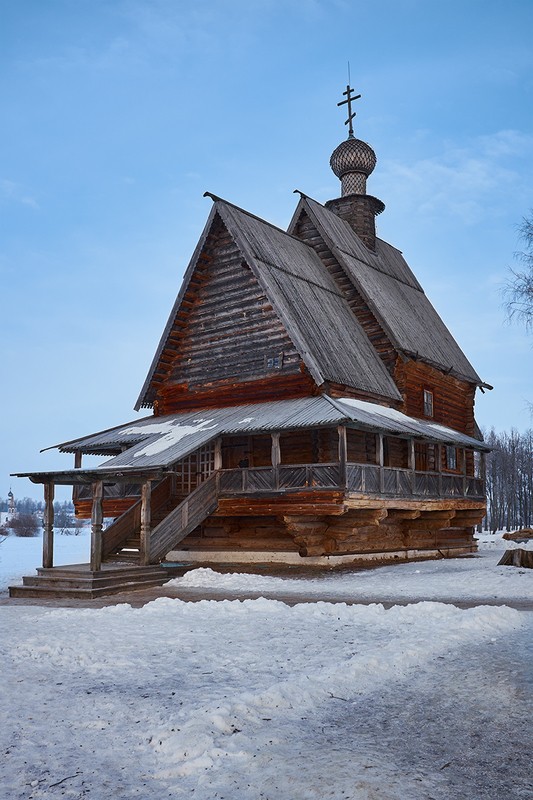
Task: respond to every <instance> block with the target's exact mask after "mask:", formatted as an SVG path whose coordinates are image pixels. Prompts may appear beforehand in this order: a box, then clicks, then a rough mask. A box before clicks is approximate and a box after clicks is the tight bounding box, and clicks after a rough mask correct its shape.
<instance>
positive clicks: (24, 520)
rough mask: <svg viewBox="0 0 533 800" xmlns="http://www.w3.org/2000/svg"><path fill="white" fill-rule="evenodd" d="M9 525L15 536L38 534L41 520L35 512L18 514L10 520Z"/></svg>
mask: <svg viewBox="0 0 533 800" xmlns="http://www.w3.org/2000/svg"><path fill="white" fill-rule="evenodd" d="M9 527H10V528H11V530H12V531H13V533H14V534H15V536H37V533H38V531H39V520H38V519H37V517H35V516H34V515H33V514H17V516H16V517H13V518H12V519H10V520H9Z"/></svg>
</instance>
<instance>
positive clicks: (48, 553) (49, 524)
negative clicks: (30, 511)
mask: <svg viewBox="0 0 533 800" xmlns="http://www.w3.org/2000/svg"><path fill="white" fill-rule="evenodd" d="M53 566H54V484H53V482H52V481H50V482H49V483H45V484H44V527H43V567H46V568H50V567H53Z"/></svg>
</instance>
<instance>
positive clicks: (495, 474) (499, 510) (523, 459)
mask: <svg viewBox="0 0 533 800" xmlns="http://www.w3.org/2000/svg"><path fill="white" fill-rule="evenodd" d="M485 441H486V442H487V444H489V445H490V446H491V447H493V448H494V450H493V452H492V453H491V454H490V455H489V456H487V485H486V489H487V517H486V523H485V527H486V528H487V529H488V530H491V531H497V530H503V529H505V530H508V531H509V530H516V529H517V528H531V527H533V430H528V431H525V433H518V431H515V430H511V431H510V432H509V433H507V432H506V431H504V432H503V433H496V431H495V430H494V429H492V430H491V431H490V433H488V434H487V433H485Z"/></svg>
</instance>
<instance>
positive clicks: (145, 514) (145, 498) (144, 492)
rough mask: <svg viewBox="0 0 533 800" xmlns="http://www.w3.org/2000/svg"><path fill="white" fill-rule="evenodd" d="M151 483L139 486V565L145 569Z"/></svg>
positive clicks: (148, 535)
mask: <svg viewBox="0 0 533 800" xmlns="http://www.w3.org/2000/svg"><path fill="white" fill-rule="evenodd" d="M151 497H152V482H151V481H145V482H144V483H143V485H142V486H141V547H140V553H139V556H140V563H141V566H142V567H147V566H148V564H149V563H150V534H151V532H152V513H151V503H150V500H151Z"/></svg>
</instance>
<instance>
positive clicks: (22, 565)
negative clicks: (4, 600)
mask: <svg viewBox="0 0 533 800" xmlns="http://www.w3.org/2000/svg"><path fill="white" fill-rule="evenodd" d="M90 542H91V534H90V529H89V528H82V529H81V530H79V531H78V533H77V535H74V534H72V535H67V534H58V533H56V535H55V536H54V564H55V565H56V566H60V565H61V564H83V563H85V562H87V561H88V560H89V554H90V550H91V544H90ZM42 563H43V538H42V535H39V536H29V537H22V536H13V534H11V535H10V536H8V537H7V538H6V539H4V541H3V542H1V543H0V594H2V593H5V592H7V588H8V586H13V585H15V584H20V583H22V576H23V575H35V570H36V568H37V567H41V566H42Z"/></svg>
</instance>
